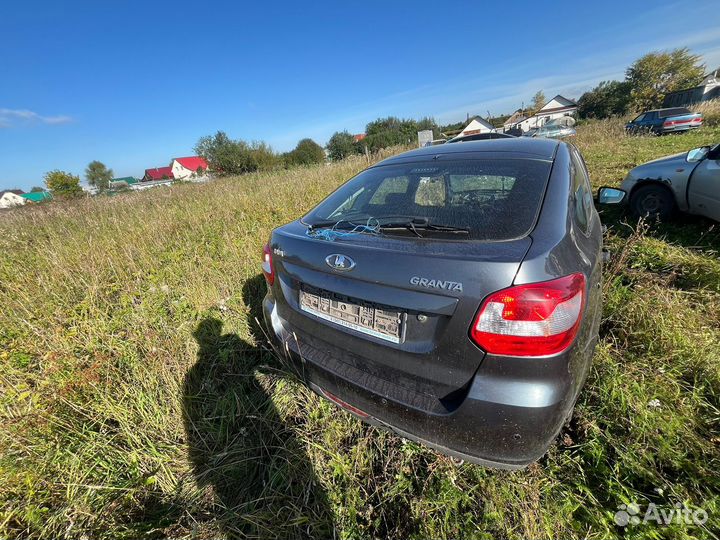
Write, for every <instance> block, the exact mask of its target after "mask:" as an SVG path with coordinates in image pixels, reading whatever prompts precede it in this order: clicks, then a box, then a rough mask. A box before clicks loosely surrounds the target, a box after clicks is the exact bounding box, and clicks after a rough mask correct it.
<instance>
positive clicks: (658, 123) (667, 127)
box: [625, 107, 703, 135]
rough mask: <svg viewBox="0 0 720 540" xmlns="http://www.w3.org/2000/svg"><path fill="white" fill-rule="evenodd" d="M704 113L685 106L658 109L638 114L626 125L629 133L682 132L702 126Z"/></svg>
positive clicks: (660, 133) (661, 133)
mask: <svg viewBox="0 0 720 540" xmlns="http://www.w3.org/2000/svg"><path fill="white" fill-rule="evenodd" d="M702 123H703V115H702V114H700V113H692V112H690V111H689V110H687V109H686V108H685V107H673V108H671V109H656V110H653V111H646V112H644V113H642V114H641V115H638V116H637V117H636V118H635V119H634V120H633V121H632V122H629V123H627V124H626V125H625V130H626V131H627V132H628V133H654V134H655V135H664V134H665V133H680V132H684V131H690V130H691V129H697V128H699V127H700V126H702Z"/></svg>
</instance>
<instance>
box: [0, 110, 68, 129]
mask: <svg viewBox="0 0 720 540" xmlns="http://www.w3.org/2000/svg"><path fill="white" fill-rule="evenodd" d="M72 120H73V119H72V118H71V117H70V116H65V115H56V116H43V115H41V114H38V113H36V112H34V111H29V110H27V109H2V108H0V128H11V127H15V126H20V125H27V124H47V125H58V124H67V123H68V122H72Z"/></svg>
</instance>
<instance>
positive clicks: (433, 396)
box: [262, 138, 602, 468]
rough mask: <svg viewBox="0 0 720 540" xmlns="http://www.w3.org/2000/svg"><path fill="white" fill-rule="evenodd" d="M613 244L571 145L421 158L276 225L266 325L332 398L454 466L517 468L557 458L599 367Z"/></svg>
mask: <svg viewBox="0 0 720 540" xmlns="http://www.w3.org/2000/svg"><path fill="white" fill-rule="evenodd" d="M601 244H602V232H601V224H600V219H599V217H598V214H597V212H596V211H595V207H594V205H593V198H592V193H591V187H590V182H589V178H588V173H587V169H586V167H585V164H584V162H583V160H582V157H581V156H580V153H579V152H578V150H577V149H576V148H575V147H574V146H572V145H570V144H567V143H564V142H560V141H555V140H548V139H538V140H536V139H523V138H512V139H497V140H488V141H479V142H467V143H463V144H448V145H442V146H439V147H429V148H421V149H418V150H413V151H411V152H406V153H404V154H399V155H397V156H394V157H391V158H389V159H386V160H384V161H382V162H380V163H378V164H376V165H374V166H372V167H370V168H368V169H366V170H365V171H363V172H361V173H360V174H358V175H357V176H355V177H354V178H352V179H351V180H349V181H348V182H347V183H345V184H344V185H342V186H341V187H340V188H339V189H338V190H336V191H335V192H334V193H332V194H331V195H329V196H328V197H327V198H326V199H325V200H324V201H323V202H321V203H320V204H319V205H318V206H317V207H316V208H315V209H313V210H312V211H310V212H309V213H308V214H307V215H306V216H304V217H303V218H302V219H298V220H296V221H293V222H291V223H288V224H287V225H283V226H282V227H279V228H277V229H275V230H274V231H273V233H272V236H271V238H270V241H269V242H268V243H267V245H266V246H265V248H264V253H263V264H262V267H263V273H264V275H265V278H266V281H267V284H268V292H267V296H266V297H265V299H264V302H263V311H264V317H265V321H266V325H267V327H268V330H269V335H270V336H271V338H272V342H273V344H274V345H275V347H276V350H277V351H278V352H281V353H282V354H285V355H287V356H288V357H289V358H290V359H291V361H292V362H293V363H294V365H295V366H297V368H298V372H299V373H300V374H301V376H302V377H303V378H304V380H305V381H306V383H307V384H308V385H309V386H310V388H312V389H313V390H314V391H316V392H317V393H318V394H319V395H321V396H323V397H325V398H326V399H328V400H330V401H332V402H333V403H335V404H336V405H339V406H340V407H342V408H343V409H345V410H347V411H349V412H351V413H352V414H354V415H356V416H357V417H359V418H361V419H363V420H365V421H367V422H369V423H371V424H374V425H378V426H382V427H385V428H388V429H390V430H392V431H394V432H396V433H397V434H399V435H401V436H403V437H406V438H408V439H412V440H415V441H418V442H421V443H423V444H426V445H428V446H430V447H432V448H434V449H436V450H439V451H440V452H443V453H446V454H448V455H451V456H454V457H456V458H459V459H465V460H469V461H472V462H475V463H480V464H483V465H487V466H494V467H502V468H519V467H523V466H525V465H527V464H528V463H530V462H532V461H534V460H536V459H538V458H539V457H541V456H542V455H543V454H544V453H545V452H546V450H547V448H548V447H549V445H550V444H551V443H552V442H553V440H554V438H555V437H556V436H557V434H558V432H559V431H560V429H561V428H562V426H563V423H564V422H565V421H567V420H568V419H569V418H570V416H571V414H572V410H573V407H574V404H575V401H576V399H577V397H578V394H579V392H580V389H581V388H582V386H583V383H584V381H585V378H586V376H587V374H588V371H589V369H590V364H591V358H592V354H593V350H594V347H595V343H596V340H597V335H598V326H599V322H600V314H601V296H600V294H601V293H600V282H601V268H602V266H601V265H602V262H601Z"/></svg>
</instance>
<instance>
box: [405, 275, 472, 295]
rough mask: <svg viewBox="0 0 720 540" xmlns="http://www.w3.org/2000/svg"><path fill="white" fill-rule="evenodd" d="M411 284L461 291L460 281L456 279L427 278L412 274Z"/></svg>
mask: <svg viewBox="0 0 720 540" xmlns="http://www.w3.org/2000/svg"><path fill="white" fill-rule="evenodd" d="M410 283H411V284H412V285H418V286H420V287H425V288H427V289H444V290H446V291H457V292H462V290H463V287H462V283H458V282H457V281H444V280H442V279H428V278H424V277H418V276H413V277H411V278H410Z"/></svg>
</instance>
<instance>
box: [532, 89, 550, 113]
mask: <svg viewBox="0 0 720 540" xmlns="http://www.w3.org/2000/svg"><path fill="white" fill-rule="evenodd" d="M546 101H547V100H546V99H545V94H544V93H543V91H542V90H538V91H537V92H535V95H534V96H533V97H532V101H531V102H530V108H531V109H532V114H535V113H536V112H538V111H539V110H540V109H542V108H543V105H545V102H546Z"/></svg>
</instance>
